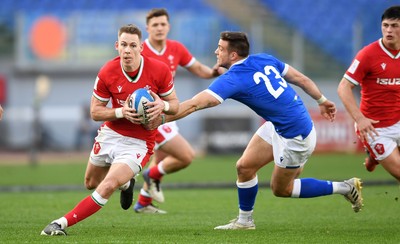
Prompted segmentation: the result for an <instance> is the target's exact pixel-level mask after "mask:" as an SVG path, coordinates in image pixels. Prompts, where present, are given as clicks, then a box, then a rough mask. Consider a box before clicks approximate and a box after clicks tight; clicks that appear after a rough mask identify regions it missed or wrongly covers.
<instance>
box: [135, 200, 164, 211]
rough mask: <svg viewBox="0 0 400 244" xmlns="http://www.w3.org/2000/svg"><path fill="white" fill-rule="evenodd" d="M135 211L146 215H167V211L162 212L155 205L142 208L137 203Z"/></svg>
mask: <svg viewBox="0 0 400 244" xmlns="http://www.w3.org/2000/svg"><path fill="white" fill-rule="evenodd" d="M134 210H135V212H136V213H146V214H166V213H167V211H164V210H161V209H159V208H157V207H156V206H154V205H153V204H150V205H147V206H142V205H141V204H140V203H138V202H137V203H136V204H135V207H134Z"/></svg>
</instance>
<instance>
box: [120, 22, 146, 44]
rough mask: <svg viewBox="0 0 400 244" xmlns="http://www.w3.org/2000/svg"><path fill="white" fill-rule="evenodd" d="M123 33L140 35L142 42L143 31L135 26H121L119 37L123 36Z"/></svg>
mask: <svg viewBox="0 0 400 244" xmlns="http://www.w3.org/2000/svg"><path fill="white" fill-rule="evenodd" d="M122 33H129V34H136V35H138V37H139V40H142V31H141V30H140V29H139V27H137V26H136V25H134V24H127V25H124V26H121V28H119V31H118V37H119V36H121V34H122Z"/></svg>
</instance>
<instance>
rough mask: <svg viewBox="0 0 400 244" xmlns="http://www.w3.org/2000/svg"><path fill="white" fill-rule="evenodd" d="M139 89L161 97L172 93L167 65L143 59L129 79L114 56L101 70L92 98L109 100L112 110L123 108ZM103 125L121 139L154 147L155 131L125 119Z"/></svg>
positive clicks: (171, 78)
mask: <svg viewBox="0 0 400 244" xmlns="http://www.w3.org/2000/svg"><path fill="white" fill-rule="evenodd" d="M139 88H147V89H150V90H152V91H153V92H155V93H157V94H158V95H159V96H160V97H163V96H167V95H169V94H171V92H173V90H174V83H173V77H172V74H171V71H170V70H169V68H168V66H167V65H165V64H164V63H163V62H160V61H158V60H155V59H153V58H148V57H143V56H142V57H141V62H140V67H139V72H138V74H137V75H136V76H135V77H133V78H132V77H130V76H129V75H128V74H127V73H126V72H125V71H124V70H123V68H122V65H121V59H120V57H116V58H114V59H112V60H110V61H109V62H107V63H106V64H105V65H104V66H103V67H102V68H101V69H100V71H99V73H98V75H97V78H96V82H95V85H94V90H93V96H95V97H96V98H97V99H99V100H100V101H103V102H108V101H110V100H111V102H112V107H113V108H119V107H122V106H123V104H124V102H125V100H126V98H127V97H128V96H130V95H131V94H132V93H133V92H134V91H135V90H136V89H139ZM104 124H105V125H107V126H108V127H109V128H111V129H112V130H114V131H116V132H118V133H119V134H121V135H123V136H129V137H134V138H138V139H141V140H144V141H147V143H148V144H149V145H150V146H151V147H150V148H153V147H154V140H155V135H156V132H157V130H146V129H144V128H143V126H142V125H137V124H133V123H131V122H130V121H128V120H127V119H124V118H122V119H117V120H113V121H106V122H105V123H104Z"/></svg>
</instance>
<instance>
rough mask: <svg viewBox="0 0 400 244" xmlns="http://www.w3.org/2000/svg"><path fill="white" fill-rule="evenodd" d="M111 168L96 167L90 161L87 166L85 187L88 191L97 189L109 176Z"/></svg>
mask: <svg viewBox="0 0 400 244" xmlns="http://www.w3.org/2000/svg"><path fill="white" fill-rule="evenodd" d="M108 170H109V167H107V166H106V167H102V166H97V165H94V164H93V163H92V162H91V161H90V160H89V162H88V164H87V166H86V172H85V186H86V187H87V188H88V189H93V188H96V187H97V186H98V185H99V184H100V182H101V181H102V180H103V179H104V177H105V176H106V175H107V173H108Z"/></svg>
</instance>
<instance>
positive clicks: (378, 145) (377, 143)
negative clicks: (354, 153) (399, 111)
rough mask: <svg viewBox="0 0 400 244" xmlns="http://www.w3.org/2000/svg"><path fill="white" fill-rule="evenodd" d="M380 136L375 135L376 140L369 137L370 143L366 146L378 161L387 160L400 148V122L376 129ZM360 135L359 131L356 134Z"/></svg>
mask: <svg viewBox="0 0 400 244" xmlns="http://www.w3.org/2000/svg"><path fill="white" fill-rule="evenodd" d="M375 130H376V131H377V132H378V134H379V136H376V135H375V140H373V139H372V138H371V137H368V143H365V142H364V146H365V147H366V148H367V149H368V151H369V152H370V153H371V156H372V157H373V158H375V159H376V160H383V159H385V158H387V157H388V156H389V155H390V154H391V153H392V152H393V150H394V149H395V148H396V147H399V146H400V122H397V123H396V124H394V125H391V126H389V127H384V128H375ZM356 133H357V135H358V134H359V133H358V131H357V132H356Z"/></svg>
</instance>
